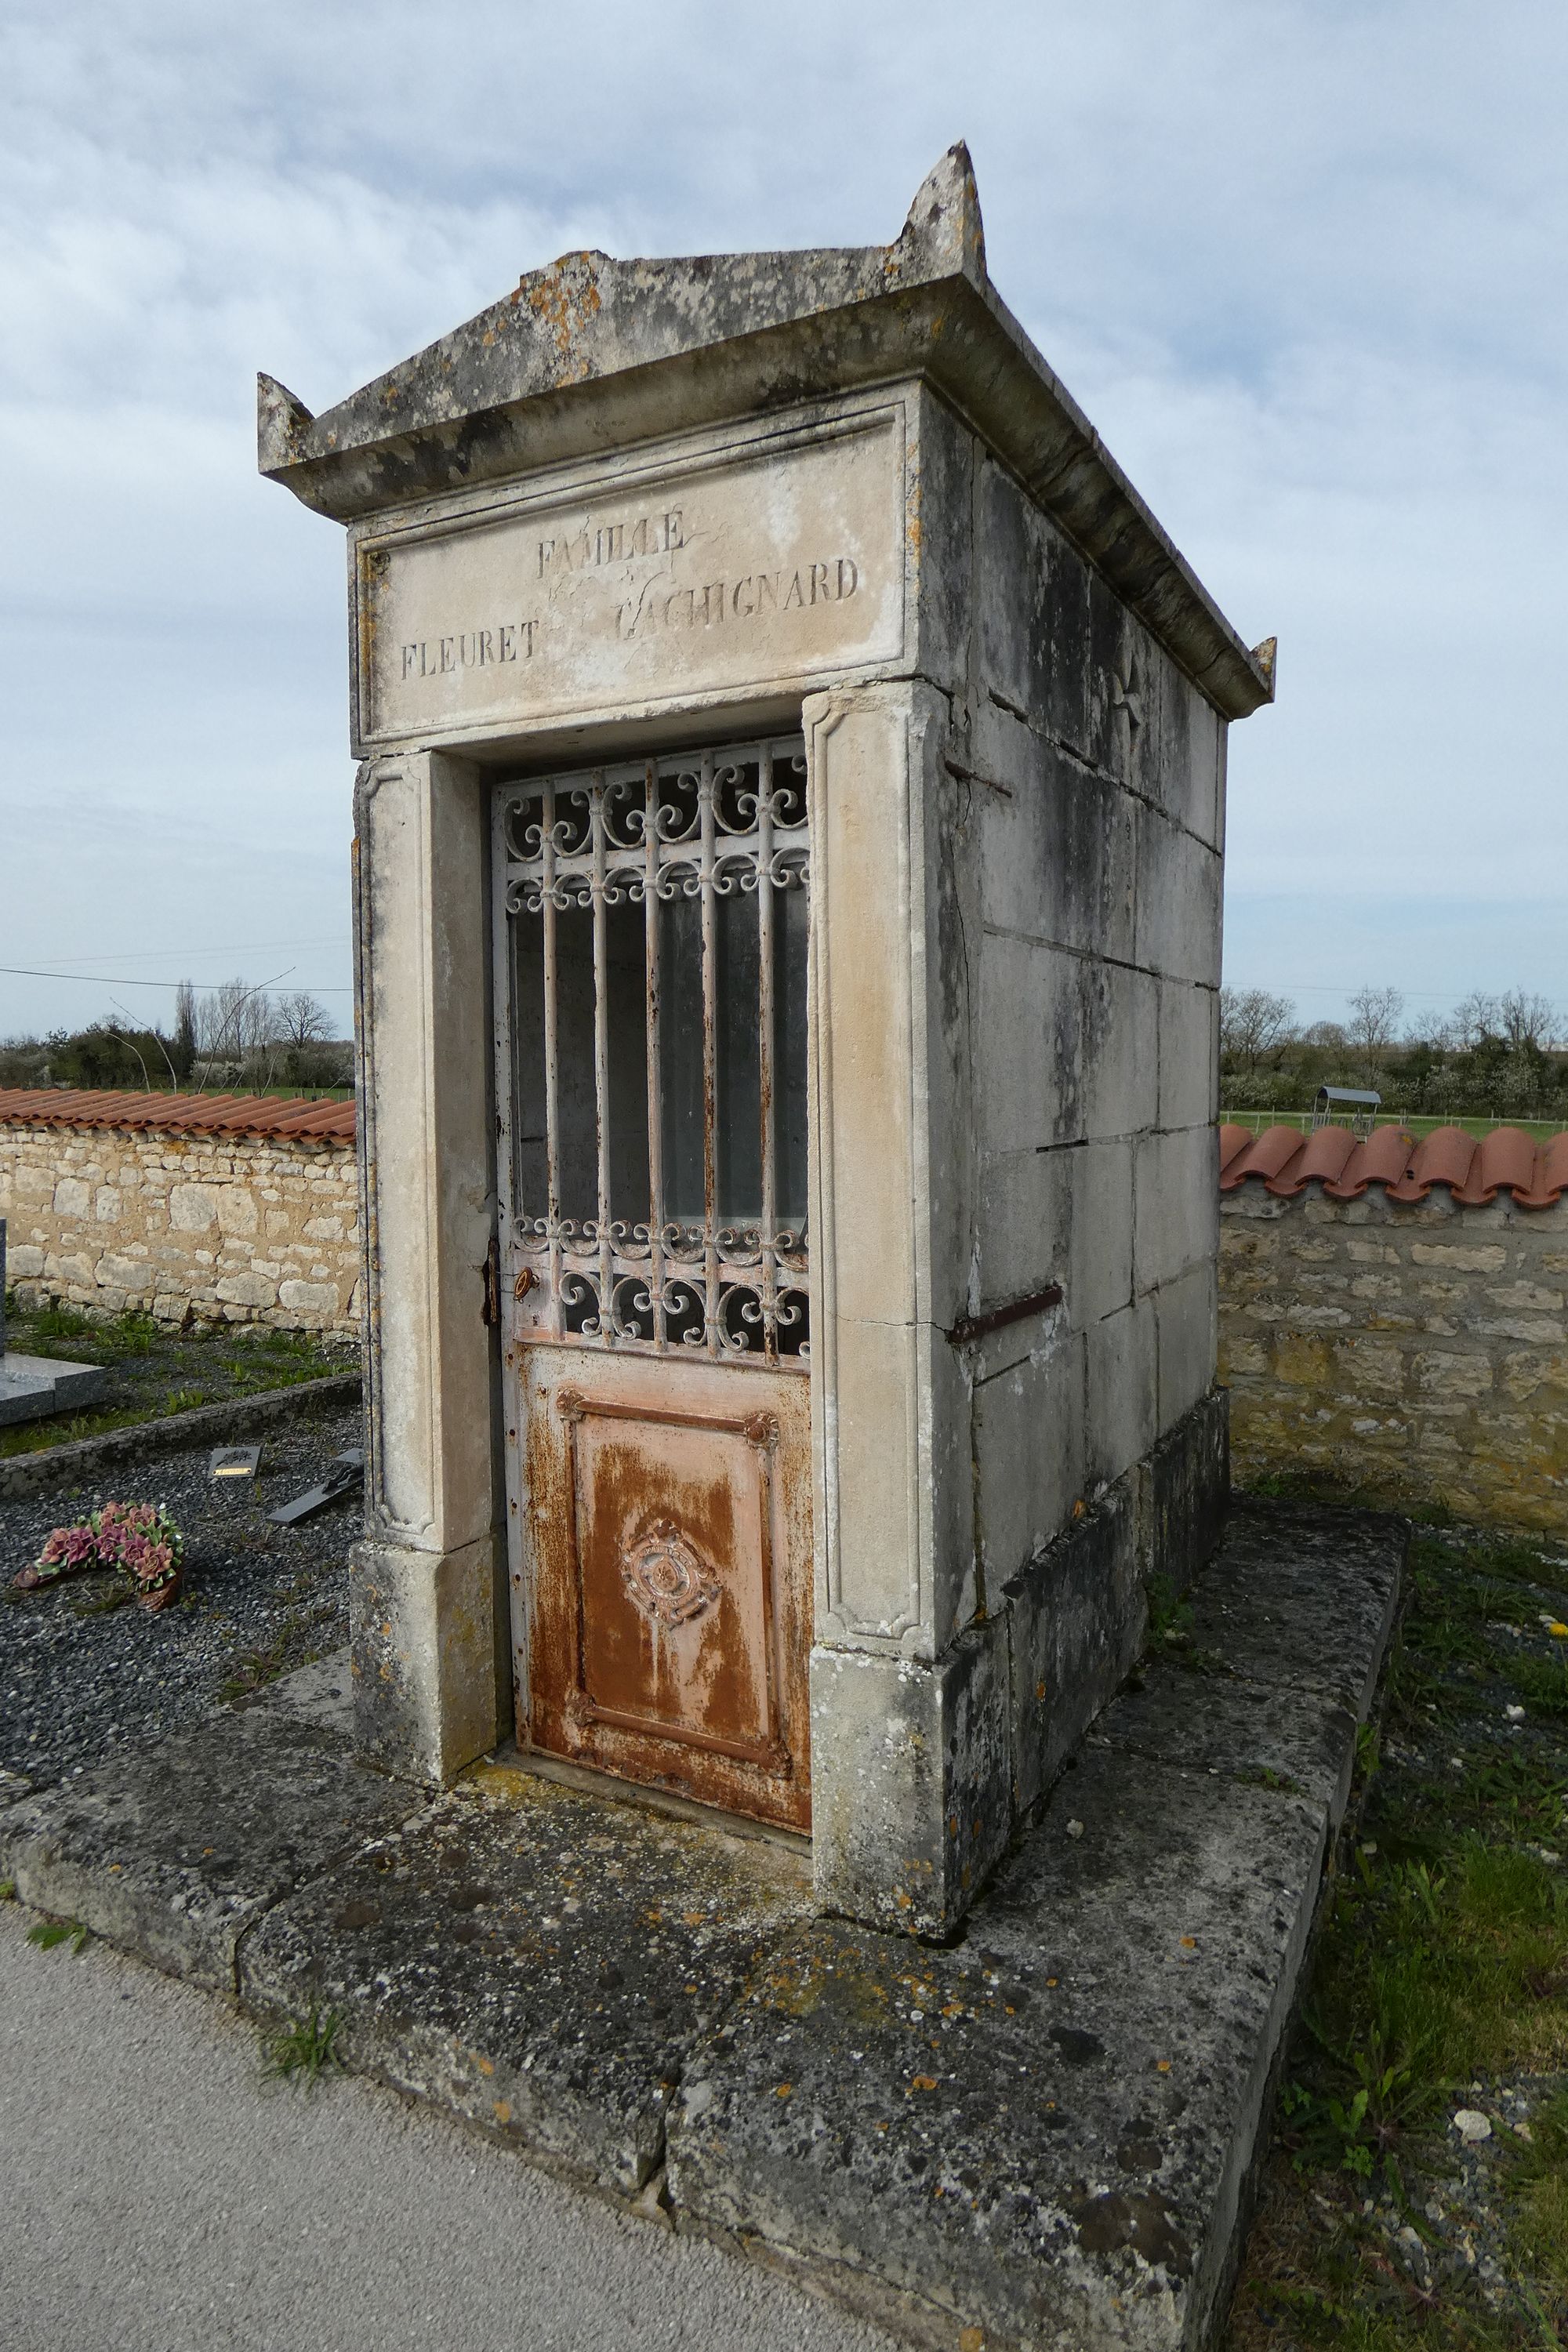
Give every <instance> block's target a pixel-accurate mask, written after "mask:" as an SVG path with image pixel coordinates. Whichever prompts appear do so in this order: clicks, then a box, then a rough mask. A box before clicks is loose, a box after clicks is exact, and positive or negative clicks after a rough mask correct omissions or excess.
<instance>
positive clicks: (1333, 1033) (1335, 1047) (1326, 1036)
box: [1301, 1021, 1350, 1054]
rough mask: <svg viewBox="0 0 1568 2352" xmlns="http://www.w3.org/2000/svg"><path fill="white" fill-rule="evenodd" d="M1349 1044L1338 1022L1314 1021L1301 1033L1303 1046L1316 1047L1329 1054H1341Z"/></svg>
mask: <svg viewBox="0 0 1568 2352" xmlns="http://www.w3.org/2000/svg"><path fill="white" fill-rule="evenodd" d="M1349 1042H1350V1040H1349V1039H1348V1038H1347V1036H1346V1035H1345V1033H1344V1029H1343V1027H1342V1024H1340V1023H1339V1022H1338V1021H1314V1022H1313V1024H1312V1025H1311V1027H1310V1029H1305V1030H1303V1031H1302V1033H1301V1043H1302V1045H1318V1046H1321V1047H1322V1048H1324V1049H1325V1050H1326V1051H1327V1052H1329V1053H1331V1054H1342V1053H1343V1051H1344V1049H1345V1047H1346V1045H1348V1044H1349Z"/></svg>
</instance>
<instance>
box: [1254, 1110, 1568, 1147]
mask: <svg viewBox="0 0 1568 2352" xmlns="http://www.w3.org/2000/svg"><path fill="white" fill-rule="evenodd" d="M1220 1121H1221V1124H1222V1125H1223V1126H1226V1127H1249V1128H1250V1129H1252V1132H1253V1134H1254V1135H1261V1134H1262V1132H1263V1130H1264V1129H1265V1128H1266V1127H1293V1128H1295V1129H1296V1130H1297V1131H1298V1133H1299V1134H1301V1135H1306V1134H1309V1133H1310V1130H1311V1125H1312V1114H1311V1112H1310V1110H1225V1111H1221V1113H1220ZM1330 1123H1331V1125H1332V1126H1335V1127H1344V1126H1346V1125H1348V1124H1349V1122H1348V1121H1347V1120H1345V1119H1334V1120H1331V1122H1330ZM1377 1123H1378V1125H1379V1127H1402V1128H1403V1129H1405V1133H1406V1134H1407V1135H1413V1136H1414V1137H1415V1139H1416V1141H1417V1142H1419V1141H1420V1140H1421V1139H1422V1137H1423V1136H1426V1135H1432V1134H1435V1133H1436V1129H1438V1128H1440V1127H1457V1128H1460V1129H1463V1131H1464V1133H1465V1134H1466V1135H1491V1134H1493V1133H1495V1131H1496V1130H1497V1129H1499V1128H1500V1127H1513V1128H1517V1129H1519V1130H1520V1132H1521V1134H1522V1135H1529V1136H1532V1137H1533V1138H1534V1139H1535V1141H1536V1142H1537V1143H1546V1142H1548V1141H1550V1139H1551V1138H1552V1136H1554V1135H1562V1134H1563V1133H1565V1132H1568V1128H1565V1127H1564V1123H1563V1120H1562V1119H1560V1118H1379V1119H1378V1122H1377Z"/></svg>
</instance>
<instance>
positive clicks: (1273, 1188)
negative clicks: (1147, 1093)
mask: <svg viewBox="0 0 1568 2352" xmlns="http://www.w3.org/2000/svg"><path fill="white" fill-rule="evenodd" d="M3 1099H4V1097H0V1100H3ZM1249 1176H1260V1177H1261V1178H1262V1179H1263V1181H1264V1185H1265V1187H1266V1189H1267V1190H1268V1192H1272V1193H1274V1194H1275V1195H1276V1197H1277V1198H1279V1199H1281V1200H1289V1199H1292V1198H1293V1197H1294V1196H1295V1194H1297V1193H1298V1192H1302V1191H1304V1190H1305V1188H1306V1186H1307V1185H1309V1184H1310V1183H1313V1182H1318V1183H1321V1185H1322V1188H1323V1192H1324V1194H1325V1196H1326V1197H1327V1198H1328V1199H1330V1200H1332V1201H1354V1200H1358V1199H1359V1198H1360V1197H1361V1195H1362V1193H1363V1192H1365V1191H1366V1189H1367V1187H1368V1185H1369V1184H1382V1185H1383V1186H1384V1187H1385V1189H1386V1191H1387V1193H1388V1197H1389V1199H1390V1200H1391V1201H1405V1202H1414V1201H1424V1200H1425V1199H1426V1195H1427V1193H1428V1192H1430V1191H1431V1189H1432V1187H1433V1185H1434V1184H1446V1185H1447V1187H1448V1189H1449V1191H1450V1192H1452V1194H1453V1196H1454V1198H1455V1200H1456V1201H1458V1202H1460V1204H1461V1205H1462V1206H1464V1207H1466V1208H1476V1207H1480V1206H1482V1205H1483V1204H1484V1203H1485V1202H1488V1201H1495V1200H1496V1198H1497V1196H1498V1194H1499V1193H1500V1192H1510V1193H1511V1194H1512V1196H1513V1198H1514V1200H1515V1201H1516V1202H1517V1203H1518V1204H1519V1206H1520V1207H1521V1208H1523V1209H1549V1208H1551V1207H1552V1203H1553V1202H1555V1201H1557V1200H1558V1199H1559V1198H1560V1197H1561V1196H1562V1194H1563V1192H1568V1133H1564V1134H1562V1135H1554V1136H1552V1138H1551V1139H1549V1140H1548V1141H1547V1142H1545V1143H1542V1144H1537V1143H1536V1142H1534V1141H1533V1140H1532V1139H1531V1137H1530V1136H1528V1135H1526V1134H1525V1133H1524V1131H1523V1129H1521V1128H1517V1127H1497V1128H1493V1129H1492V1130H1491V1132H1490V1134H1489V1135H1486V1136H1483V1137H1481V1138H1480V1139H1479V1141H1478V1139H1476V1137H1475V1136H1473V1135H1467V1134H1466V1133H1465V1131H1464V1129H1462V1128H1458V1127H1439V1128H1436V1129H1434V1130H1433V1132H1432V1133H1431V1134H1430V1135H1427V1136H1423V1138H1422V1139H1421V1141H1420V1142H1419V1143H1417V1142H1415V1140H1414V1139H1413V1138H1412V1136H1411V1135H1410V1134H1409V1132H1408V1130H1407V1129H1405V1128H1403V1127H1379V1128H1374V1129H1373V1131H1372V1133H1371V1134H1370V1135H1369V1136H1367V1137H1366V1138H1365V1139H1364V1140H1363V1141H1359V1142H1358V1141H1357V1139H1356V1138H1355V1137H1354V1136H1353V1135H1352V1133H1351V1131H1350V1129H1349V1128H1346V1127H1321V1128H1318V1129H1315V1130H1314V1132H1313V1133H1311V1134H1310V1135H1302V1134H1301V1132H1300V1129H1297V1128H1294V1127H1282V1126H1281V1127H1266V1128H1265V1129H1264V1130H1263V1132H1262V1134H1261V1135H1258V1136H1253V1135H1250V1134H1248V1132H1247V1129H1246V1128H1243V1127H1237V1126H1234V1125H1227V1126H1225V1127H1222V1128H1221V1129H1220V1179H1219V1182H1220V1190H1221V1192H1237V1190H1238V1189H1239V1188H1240V1186H1242V1185H1243V1184H1245V1183H1246V1181H1247V1178H1248V1177H1249Z"/></svg>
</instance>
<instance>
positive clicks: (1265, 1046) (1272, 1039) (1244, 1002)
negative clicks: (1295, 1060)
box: [1219, 988, 1296, 1070]
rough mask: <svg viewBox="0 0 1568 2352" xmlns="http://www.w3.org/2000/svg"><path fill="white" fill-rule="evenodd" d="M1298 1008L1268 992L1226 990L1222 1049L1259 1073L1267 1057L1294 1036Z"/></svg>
mask: <svg viewBox="0 0 1568 2352" xmlns="http://www.w3.org/2000/svg"><path fill="white" fill-rule="evenodd" d="M1295 1024H1296V1007H1295V1006H1294V1004H1293V1003H1291V1002H1290V999H1289V997H1288V996H1271V995H1270V994H1269V992H1268V990H1267V989H1266V988H1222V989H1221V990H1220V992H1219V1049H1220V1052H1221V1053H1222V1054H1226V1055H1229V1056H1230V1057H1231V1059H1232V1061H1233V1062H1235V1063H1237V1064H1239V1065H1240V1066H1241V1067H1242V1068H1243V1069H1244V1070H1255V1069H1256V1068H1257V1067H1258V1063H1259V1062H1260V1061H1261V1060H1262V1059H1263V1056H1264V1055H1265V1054H1268V1053H1271V1052H1272V1051H1273V1049H1274V1047H1275V1046H1276V1045H1284V1043H1285V1041H1286V1039H1287V1038H1288V1037H1289V1036H1291V1035H1293V1034H1294V1032H1295Z"/></svg>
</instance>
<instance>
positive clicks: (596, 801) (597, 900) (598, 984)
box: [588, 768, 615, 1346]
mask: <svg viewBox="0 0 1568 2352" xmlns="http://www.w3.org/2000/svg"><path fill="white" fill-rule="evenodd" d="M588 824H589V828H590V837H591V842H592V847H593V854H594V872H593V886H592V887H593V892H594V1132H595V1137H596V1139H597V1141H598V1147H599V1334H600V1337H601V1338H602V1339H604V1341H605V1345H606V1346H608V1345H610V1344H611V1343H612V1342H613V1340H614V1337H615V1328H614V1327H615V1273H614V1270H613V1268H612V1266H611V1263H610V1218H611V1206H610V972H609V941H608V938H607V926H608V920H609V918H608V915H607V912H606V910H605V881H606V878H607V877H606V871H605V866H606V856H605V772H604V770H603V769H602V768H601V769H600V770H599V771H598V772H597V773H596V774H595V778H594V782H593V784H592V786H591V787H590V790H589V794H588Z"/></svg>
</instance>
